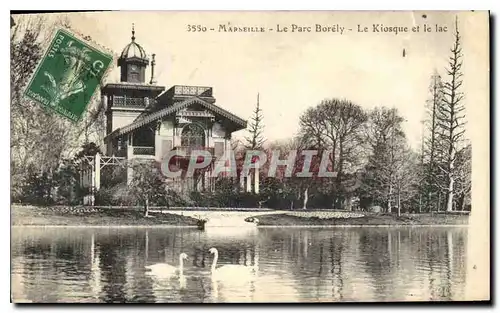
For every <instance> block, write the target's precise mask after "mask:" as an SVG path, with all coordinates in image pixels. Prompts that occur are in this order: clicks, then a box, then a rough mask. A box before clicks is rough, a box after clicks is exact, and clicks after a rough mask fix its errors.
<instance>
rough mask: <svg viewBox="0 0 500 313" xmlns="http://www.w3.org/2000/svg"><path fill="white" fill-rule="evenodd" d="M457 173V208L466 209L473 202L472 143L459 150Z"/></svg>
mask: <svg viewBox="0 0 500 313" xmlns="http://www.w3.org/2000/svg"><path fill="white" fill-rule="evenodd" d="M456 162H457V173H456V177H457V179H456V185H455V190H456V195H457V200H456V208H458V209H459V210H460V211H465V210H466V207H467V206H468V205H470V204H471V190H472V181H471V172H472V164H471V163H472V147H471V145H470V144H468V145H467V146H465V148H463V149H461V150H460V151H458V152H457V161H456Z"/></svg>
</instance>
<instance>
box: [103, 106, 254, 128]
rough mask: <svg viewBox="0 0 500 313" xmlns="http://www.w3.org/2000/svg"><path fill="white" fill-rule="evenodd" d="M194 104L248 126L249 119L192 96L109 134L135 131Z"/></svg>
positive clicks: (242, 126) (239, 124)
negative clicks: (246, 119)
mask: <svg viewBox="0 0 500 313" xmlns="http://www.w3.org/2000/svg"><path fill="white" fill-rule="evenodd" d="M192 104H200V105H202V106H203V107H205V108H206V109H208V110H210V111H212V112H214V113H216V114H219V115H221V116H223V117H225V118H227V119H229V120H230V121H232V122H233V123H235V124H236V125H238V126H239V127H240V129H243V128H246V127H247V121H245V120H243V119H242V118H240V117H238V116H236V115H234V114H232V113H231V112H229V111H226V110H224V109H223V108H221V107H219V106H217V105H215V104H212V103H209V102H207V101H205V100H203V99H200V98H198V97H192V98H189V99H187V100H184V101H181V102H177V103H175V104H174V105H172V106H169V107H166V108H163V109H161V110H159V111H156V112H152V113H150V114H147V115H143V116H141V117H139V118H138V119H136V120H135V121H134V122H132V123H131V124H129V125H127V126H124V127H122V128H119V129H116V130H115V131H114V132H112V133H111V134H109V136H112V137H115V136H120V135H124V134H127V133H129V132H131V131H133V130H134V129H137V128H139V127H142V126H144V125H147V124H149V123H151V122H154V121H156V120H158V119H160V118H162V117H164V116H167V115H170V114H172V113H175V112H177V111H179V110H181V109H183V108H186V107H188V106H190V105H192Z"/></svg>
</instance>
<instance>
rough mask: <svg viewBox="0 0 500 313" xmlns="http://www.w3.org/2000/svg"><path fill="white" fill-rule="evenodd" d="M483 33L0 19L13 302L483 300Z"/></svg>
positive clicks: (58, 16)
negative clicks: (6, 73)
mask: <svg viewBox="0 0 500 313" xmlns="http://www.w3.org/2000/svg"><path fill="white" fill-rule="evenodd" d="M489 27H490V26H489V13H488V12H486V11H484V12H482V11H398V12H396V11H372V12H368V11H366V12H348V11H342V12H337V11H311V12H308V11H255V12H252V11H248V12H243V11H241V12H237V11H231V12H222V11H221V12H216V11H204V12H201V11H200V12H195V11H175V12H174V11H114V12H85V13H82V12H79V13H43V14H15V13H12V14H11V26H10V31H11V41H10V46H11V63H10V64H11V68H10V70H11V76H10V77H11V104H10V112H11V116H10V119H11V134H10V136H11V137H10V138H11V167H10V169H11V228H12V231H11V299H12V302H14V303H137V302H141V303H234V302H237V303H239V302H250V303H261V302H282V303H289V302H304V303H313V302H331V303H344V302H350V303H359V302H408V301H411V302H413V301H415V302H428V301H473V300H477V301H490V297H491V295H490V288H491V287H490V262H489V260H490V228H489V225H490V203H489V199H490V191H489V190H490V181H489V177H490V167H489V163H490V160H489V155H490V154H489V152H490V150H489V149H490V147H489V138H490V127H489V121H490V116H489V105H490V99H489V95H490V83H489V76H490V54H489V51H490V47H489V33H490V29H489Z"/></svg>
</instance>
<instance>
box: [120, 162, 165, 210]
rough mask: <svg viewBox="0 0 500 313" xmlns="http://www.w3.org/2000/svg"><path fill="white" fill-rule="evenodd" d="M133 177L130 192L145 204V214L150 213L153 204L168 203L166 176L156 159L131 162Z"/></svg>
mask: <svg viewBox="0 0 500 313" xmlns="http://www.w3.org/2000/svg"><path fill="white" fill-rule="evenodd" d="M130 166H131V167H132V171H133V177H132V180H131V182H130V185H129V188H130V193H131V194H132V195H133V196H134V197H135V198H136V199H138V200H139V201H140V203H141V204H142V205H143V206H144V216H146V217H147V216H148V215H149V206H150V205H151V204H160V205H161V204H165V203H168V196H169V193H168V192H167V185H166V182H165V177H164V176H163V175H162V173H161V170H160V166H159V164H157V162H156V161H153V162H144V161H137V162H132V163H131V164H130Z"/></svg>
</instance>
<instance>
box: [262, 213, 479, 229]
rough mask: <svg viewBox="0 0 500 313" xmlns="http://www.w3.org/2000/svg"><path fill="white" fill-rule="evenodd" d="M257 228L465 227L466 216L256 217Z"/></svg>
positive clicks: (279, 215)
mask: <svg viewBox="0 0 500 313" xmlns="http://www.w3.org/2000/svg"><path fill="white" fill-rule="evenodd" d="M254 218H257V219H258V220H259V223H258V225H259V226H307V225H310V226H324V225H353V226H362V225H394V226H396V225H409V226H410V225H467V224H468V223H469V216H468V215H456V214H405V215H401V216H399V217H398V216H397V215H392V214H370V213H367V214H366V215H365V216H362V217H338V218H321V217H318V216H296V215H289V214H268V215H256V216H254Z"/></svg>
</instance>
